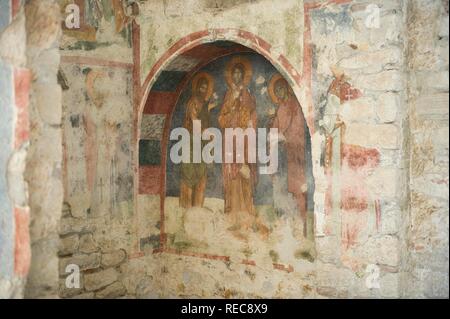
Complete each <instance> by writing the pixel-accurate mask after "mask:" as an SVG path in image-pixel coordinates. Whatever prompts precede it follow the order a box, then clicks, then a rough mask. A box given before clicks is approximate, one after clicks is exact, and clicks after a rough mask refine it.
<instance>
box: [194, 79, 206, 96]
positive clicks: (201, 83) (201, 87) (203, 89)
mask: <svg viewBox="0 0 450 319" xmlns="http://www.w3.org/2000/svg"><path fill="white" fill-rule="evenodd" d="M197 88H198V94H199V95H200V96H201V97H203V98H204V97H206V93H207V92H208V82H207V81H206V80H205V79H201V80H200V81H199V84H198V87H197Z"/></svg>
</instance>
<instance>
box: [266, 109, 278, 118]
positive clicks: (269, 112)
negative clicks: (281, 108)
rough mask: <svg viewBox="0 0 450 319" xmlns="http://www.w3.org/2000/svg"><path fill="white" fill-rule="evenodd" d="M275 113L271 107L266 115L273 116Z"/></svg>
mask: <svg viewBox="0 0 450 319" xmlns="http://www.w3.org/2000/svg"><path fill="white" fill-rule="evenodd" d="M275 113H276V110H275V108H273V107H271V108H270V109H269V110H268V111H267V115H269V116H274V115H275Z"/></svg>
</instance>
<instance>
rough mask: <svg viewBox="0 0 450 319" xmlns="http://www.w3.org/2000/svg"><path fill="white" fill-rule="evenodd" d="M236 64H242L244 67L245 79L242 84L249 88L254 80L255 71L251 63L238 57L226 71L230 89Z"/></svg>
mask: <svg viewBox="0 0 450 319" xmlns="http://www.w3.org/2000/svg"><path fill="white" fill-rule="evenodd" d="M236 64H241V65H242V66H243V67H244V78H243V79H242V84H243V85H245V86H247V85H248V84H249V83H250V81H251V79H252V74H253V69H252V64H251V63H250V61H249V60H248V59H247V58H245V57H242V56H236V57H234V58H232V59H231V61H230V62H228V64H227V67H226V69H225V80H226V81H227V84H228V86H229V87H231V86H232V85H233V78H232V73H233V69H234V67H235V66H236Z"/></svg>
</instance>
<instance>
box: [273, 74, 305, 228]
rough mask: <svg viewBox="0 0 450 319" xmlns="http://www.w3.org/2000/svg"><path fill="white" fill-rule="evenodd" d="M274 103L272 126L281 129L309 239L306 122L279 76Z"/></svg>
mask: <svg viewBox="0 0 450 319" xmlns="http://www.w3.org/2000/svg"><path fill="white" fill-rule="evenodd" d="M268 92H269V96H270V97H271V99H272V102H273V103H274V104H275V105H277V110H276V113H275V114H274V117H273V119H272V125H271V126H272V127H273V128H277V129H278V134H279V139H280V140H281V142H282V144H284V147H285V149H286V155H287V182H288V192H289V193H291V194H293V196H294V198H295V200H296V202H297V207H298V209H299V211H300V217H301V219H302V222H303V235H304V236H305V237H306V236H307V204H306V203H307V201H306V198H307V183H306V173H305V167H306V162H305V119H304V117H303V114H302V111H301V107H300V104H299V103H298V101H297V99H296V97H295V95H294V94H293V92H292V90H291V88H290V86H289V84H288V83H287V81H286V80H285V79H284V78H283V77H282V76H281V75H280V74H276V75H274V76H273V77H272V79H271V80H270V83H269V88H268Z"/></svg>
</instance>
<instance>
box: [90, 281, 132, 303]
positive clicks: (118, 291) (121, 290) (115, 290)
mask: <svg viewBox="0 0 450 319" xmlns="http://www.w3.org/2000/svg"><path fill="white" fill-rule="evenodd" d="M126 293H127V290H126V289H125V287H124V285H122V283H120V282H118V281H116V282H115V283H113V284H111V285H109V286H107V287H106V288H104V289H102V290H100V291H97V292H96V293H95V297H96V298H100V299H114V298H118V297H122V296H124V295H126Z"/></svg>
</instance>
